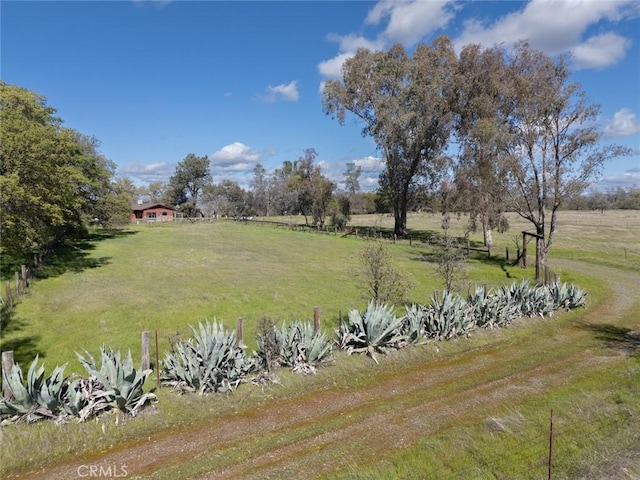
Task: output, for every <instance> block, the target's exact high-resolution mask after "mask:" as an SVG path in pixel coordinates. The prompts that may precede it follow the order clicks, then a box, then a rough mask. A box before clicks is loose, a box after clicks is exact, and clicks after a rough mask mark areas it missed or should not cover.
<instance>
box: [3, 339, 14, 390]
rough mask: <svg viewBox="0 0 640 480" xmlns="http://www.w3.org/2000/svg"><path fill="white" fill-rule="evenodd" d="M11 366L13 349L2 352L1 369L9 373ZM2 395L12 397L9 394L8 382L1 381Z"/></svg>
mask: <svg viewBox="0 0 640 480" xmlns="http://www.w3.org/2000/svg"><path fill="white" fill-rule="evenodd" d="M12 368H13V351H12V350H10V351H8V352H2V371H3V372H4V373H5V374H6V375H9V374H10V373H11V369H12ZM2 396H3V397H4V398H7V399H10V398H12V397H13V395H12V394H11V389H10V388H9V382H2Z"/></svg>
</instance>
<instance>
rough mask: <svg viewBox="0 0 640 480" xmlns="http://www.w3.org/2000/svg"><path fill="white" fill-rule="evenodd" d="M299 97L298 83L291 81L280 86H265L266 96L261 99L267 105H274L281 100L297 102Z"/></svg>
mask: <svg viewBox="0 0 640 480" xmlns="http://www.w3.org/2000/svg"><path fill="white" fill-rule="evenodd" d="M298 98H300V95H299V94H298V81H297V80H292V81H291V82H289V83H282V84H280V85H276V86H275V87H274V86H271V85H269V86H267V94H266V95H265V96H263V97H262V100H263V101H265V102H267V103H275V102H277V101H280V100H283V101H286V102H297V101H298Z"/></svg>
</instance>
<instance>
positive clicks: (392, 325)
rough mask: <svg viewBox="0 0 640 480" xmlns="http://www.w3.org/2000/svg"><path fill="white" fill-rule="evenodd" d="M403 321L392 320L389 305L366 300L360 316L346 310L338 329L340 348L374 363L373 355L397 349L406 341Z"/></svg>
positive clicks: (358, 313)
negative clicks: (363, 355) (389, 349)
mask: <svg viewBox="0 0 640 480" xmlns="http://www.w3.org/2000/svg"><path fill="white" fill-rule="evenodd" d="M403 321H404V317H396V315H395V313H394V311H393V307H392V306H390V305H385V304H377V303H376V302H374V301H370V302H369V304H368V306H367V309H366V310H365V312H364V313H360V311H358V310H355V309H354V310H351V311H349V315H348V318H347V322H346V323H343V324H342V325H341V327H340V329H339V330H338V336H339V342H340V347H341V348H343V349H346V350H347V351H348V352H349V353H352V352H357V353H366V354H367V355H370V356H371V358H373V360H374V361H375V362H376V363H377V362H378V360H377V358H376V356H375V354H376V353H377V352H378V353H385V349H386V348H390V347H393V348H399V347H400V346H401V345H402V344H403V342H405V341H406V336H405V335H403V333H402V323H403Z"/></svg>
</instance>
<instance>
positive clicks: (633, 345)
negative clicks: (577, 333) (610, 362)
mask: <svg viewBox="0 0 640 480" xmlns="http://www.w3.org/2000/svg"><path fill="white" fill-rule="evenodd" d="M578 325H579V327H580V328H583V329H585V330H590V331H591V332H593V333H594V335H595V337H596V338H597V339H598V340H600V341H602V342H603V343H604V345H605V346H606V347H607V348H611V349H613V350H618V351H621V352H624V353H626V354H628V355H633V356H635V355H640V330H631V329H630V328H622V327H616V326H615V325H602V324H594V323H586V322H579V323H578Z"/></svg>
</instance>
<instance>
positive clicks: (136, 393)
mask: <svg viewBox="0 0 640 480" xmlns="http://www.w3.org/2000/svg"><path fill="white" fill-rule="evenodd" d="M76 355H77V356H78V359H79V360H80V363H82V365H83V366H84V368H85V370H86V371H87V373H88V374H89V381H88V384H87V383H85V385H83V387H84V388H85V389H87V388H91V390H92V397H91V399H90V400H89V401H90V402H91V403H93V404H94V408H95V407H96V406H98V404H103V405H105V404H106V405H110V406H111V407H115V408H118V409H119V410H120V411H122V412H125V413H128V414H130V415H132V416H135V415H136V414H137V413H138V412H139V411H140V409H142V408H143V407H144V406H145V405H147V404H148V403H150V402H152V401H155V400H157V397H156V396H155V395H154V394H153V393H150V392H148V393H144V392H143V390H142V386H143V385H144V383H145V381H146V380H147V378H148V377H149V375H150V374H151V372H152V371H153V370H150V369H149V370H140V369H135V368H134V367H133V361H132V360H131V352H130V351H129V352H128V353H127V356H126V357H125V359H124V360H122V359H121V355H120V351H119V350H118V351H117V352H114V351H113V350H112V349H109V350H107V349H106V348H105V347H104V346H103V347H101V348H100V360H101V366H100V369H98V367H97V366H96V362H95V360H94V359H93V357H92V356H91V354H90V353H89V352H87V351H86V350H85V355H86V357H85V356H82V355H80V354H78V353H76ZM93 379H95V380H97V382H99V384H100V385H102V389H93V388H92V387H94V386H95V383H94V382H93ZM107 408H108V407H107V406H99V408H98V410H103V409H107Z"/></svg>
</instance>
